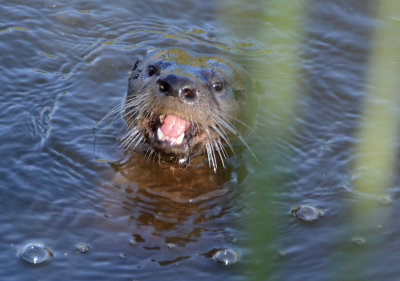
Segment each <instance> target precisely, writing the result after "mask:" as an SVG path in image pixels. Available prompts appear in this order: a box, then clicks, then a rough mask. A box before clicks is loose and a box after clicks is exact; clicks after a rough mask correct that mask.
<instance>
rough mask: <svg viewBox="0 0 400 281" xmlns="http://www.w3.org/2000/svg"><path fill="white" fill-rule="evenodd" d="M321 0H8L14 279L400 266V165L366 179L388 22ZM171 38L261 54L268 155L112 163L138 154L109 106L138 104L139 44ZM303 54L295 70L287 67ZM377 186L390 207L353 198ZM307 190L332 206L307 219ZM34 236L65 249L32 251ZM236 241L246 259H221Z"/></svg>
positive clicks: (258, 136) (6, 78)
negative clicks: (192, 166)
mask: <svg viewBox="0 0 400 281" xmlns="http://www.w3.org/2000/svg"><path fill="white" fill-rule="evenodd" d="M310 2H311V3H308V4H301V2H299V3H298V4H293V3H292V2H291V3H290V5H295V6H292V7H295V8H298V11H302V12H301V13H298V14H296V15H295V16H293V15H291V16H290V17H289V16H288V15H287V14H286V12H287V11H285V10H281V9H278V8H277V7H279V5H276V3H277V1H269V2H268V3H256V2H254V3H247V2H241V1H234V2H233V1H222V2H215V1H201V2H199V1H157V0H152V1H123V0H120V1H113V2H110V3H108V2H106V1H97V2H96V3H82V2H81V1H29V4H28V3H25V2H24V1H11V0H10V1H7V0H3V1H2V5H1V6H0V18H1V20H0V54H1V56H0V74H1V75H0V92H1V96H0V107H1V110H0V134H1V138H0V144H1V145H0V153H1V156H2V157H1V158H0V198H1V199H0V200H1V204H0V214H1V216H0V232H1V242H2V243H0V253H1V254H0V260H1V263H0V277H1V280H161V279H162V280H188V279H191V280H206V279H209V280H222V279H225V280H249V279H250V278H252V277H253V276H254V275H253V274H256V273H255V272H256V271H257V270H260V269H261V270H260V272H261V275H262V276H263V278H261V280H304V279H308V280H393V279H396V278H397V276H399V274H400V272H399V270H398V269H397V267H395V266H393V265H395V264H397V262H398V261H399V260H400V255H399V254H398V249H399V243H398V242H397V241H398V239H397V237H399V230H400V226H399V225H398V223H397V219H396V214H397V213H398V212H397V211H398V210H397V209H398V206H399V204H398V203H399V201H398V196H397V194H398V185H397V184H396V182H398V180H395V181H394V183H393V184H392V185H391V186H390V187H388V189H386V190H385V194H386V195H387V196H388V198H390V200H385V199H382V198H381V201H379V200H377V199H379V197H378V195H377V194H370V193H366V192H360V191H358V190H357V188H356V187H355V184H354V182H355V181H356V179H357V178H358V177H363V173H365V171H364V170H362V169H354V165H353V163H354V161H355V159H356V158H357V157H358V156H359V154H358V152H357V144H358V143H359V142H360V139H359V137H358V131H359V128H360V126H361V124H362V121H363V117H362V116H363V115H362V114H363V104H364V102H365V99H366V95H367V92H368V89H369V88H370V87H371V85H370V84H369V83H368V62H369V55H370V52H371V46H372V45H373V44H372V43H371V42H372V38H373V30H374V28H376V27H379V26H382V25H385V22H381V21H378V20H376V14H377V7H376V4H374V3H372V1H371V3H367V2H368V1H367V2H366V1H353V2H352V3H348V2H347V1H339V0H338V1H310ZM394 14H395V13H394ZM399 15H400V12H399V13H398V14H397V18H396V17H395V18H394V19H393V20H397V21H398V18H399ZM285 19H286V20H288V22H291V24H294V25H297V26H298V28H297V29H290V28H286V29H285V23H282V22H280V20H285ZM282 27H283V28H282ZM286 27H287V26H286ZM274 38H275V39H274ZM276 38H278V39H279V40H276ZM399 38H400V37H394V38H393V40H395V41H394V44H396V43H398V42H399V40H400V39H399ZM290 40H292V41H290ZM285 42H297V44H288V43H285ZM166 47H180V48H185V49H188V50H192V51H197V52H204V53H207V54H214V53H215V54H218V55H221V56H225V57H228V59H231V60H232V61H234V62H235V63H240V64H242V65H243V66H244V67H245V68H246V69H247V71H248V73H249V74H250V76H251V77H252V79H254V81H256V82H257V83H258V84H259V86H260V87H259V89H262V90H259V91H258V92H257V93H255V94H256V95H257V97H256V98H257V99H258V101H259V108H258V111H257V118H256V124H255V126H254V129H253V131H252V132H251V133H250V135H249V136H248V137H247V139H246V140H247V142H248V144H249V145H250V146H251V148H252V151H254V152H255V154H256V155H257V159H255V158H254V157H253V156H252V155H251V154H250V153H248V152H246V150H245V151H242V152H239V153H238V154H237V157H236V158H234V157H232V159H230V161H229V162H230V165H229V167H228V168H227V169H225V170H222V171H220V172H218V173H216V174H214V173H213V172H212V170H211V169H209V168H208V167H206V166H205V167H204V168H201V169H198V170H194V171H193V170H192V171H189V172H185V171H183V170H181V169H174V168H173V169H172V171H171V167H170V166H168V165H165V166H163V167H161V168H160V166H158V165H157V163H152V162H151V161H150V162H149V161H147V160H146V158H144V157H141V156H140V155H135V156H134V158H133V160H132V159H131V160H132V161H134V163H129V162H128V163H124V164H112V163H111V162H109V161H117V160H118V159H120V158H121V155H122V154H123V151H122V149H121V148H120V147H119V143H118V142H119V139H118V137H119V136H120V135H121V132H122V131H121V130H122V129H121V128H122V126H123V122H116V123H114V124H113V125H112V126H110V127H109V128H108V130H98V122H99V121H100V120H101V119H102V118H103V117H104V116H105V115H106V114H107V113H108V112H109V111H110V110H112V108H114V107H115V106H118V105H119V104H120V103H121V101H122V99H123V97H124V95H125V93H126V88H127V77H128V72H129V69H130V67H131V65H132V64H133V62H134V61H135V60H136V58H137V57H139V56H143V55H144V54H145V53H146V52H147V51H148V50H150V49H158V48H161V49H162V48H166ZM293 58H295V59H296V60H297V62H298V64H297V66H296V69H295V71H293V69H285V68H280V66H282V63H283V64H284V63H286V62H287V63H289V62H291V61H292V60H293ZM394 60H395V59H394ZM397 63H398V58H397ZM294 81H295V82H294ZM287 85H291V86H292V87H291V89H292V91H291V93H292V95H291V98H288V99H284V98H283V96H282V94H281V93H282V89H283V88H284V87H286V86H287ZM376 102H386V103H389V104H390V103H391V101H390V100H384V99H383V100H382V99H378V98H377V99H376ZM272 104H274V105H275V104H276V105H277V106H271V105H272ZM277 108H279V110H276V109H277ZM252 110H253V109H252ZM397 115H398V112H397ZM363 126H365V125H363ZM396 148H397V146H396V147H395V148H394V149H396ZM394 151H395V150H394ZM125 164H126V165H125ZM128 164H130V165H128ZM396 165H397V166H398V160H396ZM172 174H173V176H171V175H172ZM388 176H393V175H392V172H391V171H388ZM395 178H397V177H395ZM199 179H201V181H199ZM365 198H367V199H368V200H369V201H368V202H369V203H368V204H369V205H368V206H369V207H370V209H373V210H374V214H375V215H376V214H378V215H376V216H375V215H374V216H370V214H367V213H366V214H365V215H363V214H362V213H359V212H357V211H355V210H354V206H355V205H357V204H358V203H360V202H364V200H365ZM385 198H386V197H385ZM382 200H383V201H382ZM382 202H383V203H382ZM387 202H389V204H387ZM300 205H311V206H314V207H315V208H318V209H321V210H323V211H324V212H323V216H321V217H319V218H318V219H317V220H315V221H312V222H304V221H301V220H299V219H297V218H296V217H294V216H293V215H292V213H291V211H292V209H293V207H295V206H300ZM382 212H383V213H385V214H386V216H384V218H385V219H383V218H382V217H380V216H379V214H381V213H382ZM387 213H389V215H387ZM360 221H362V222H363V223H360ZM365 221H367V223H364V222H365ZM358 238H359V239H358ZM360 241H361V242H360ZM34 242H37V243H43V244H44V245H46V247H48V248H49V250H51V252H52V253H53V254H54V256H53V257H52V259H51V261H50V262H48V263H46V264H42V265H30V264H28V263H26V262H24V261H22V260H21V259H19V257H18V256H17V253H18V250H19V249H20V248H21V247H23V246H24V245H26V244H28V243H34ZM82 245H84V246H87V247H88V248H86V247H84V248H85V249H88V251H86V250H85V251H81V249H82ZM220 249H232V250H234V251H236V252H237V253H239V254H240V259H239V261H238V262H237V263H236V264H234V265H231V266H225V265H223V264H220V263H218V262H216V261H215V260H213V258H212V256H213V255H214V254H215V253H216V251H218V250H220ZM360 263H362V264H361V265H360ZM264 269H265V271H264Z"/></svg>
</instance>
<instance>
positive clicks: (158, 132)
mask: <svg viewBox="0 0 400 281" xmlns="http://www.w3.org/2000/svg"><path fill="white" fill-rule="evenodd" d="M157 137H158V139H159V140H160V141H163V140H164V139H165V137H164V134H163V132H162V131H161V128H158V129H157Z"/></svg>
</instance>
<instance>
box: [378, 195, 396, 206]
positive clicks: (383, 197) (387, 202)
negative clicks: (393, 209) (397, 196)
mask: <svg viewBox="0 0 400 281" xmlns="http://www.w3.org/2000/svg"><path fill="white" fill-rule="evenodd" d="M377 200H378V202H379V204H381V205H390V204H391V203H392V198H390V196H389V195H387V194H383V195H381V196H379V197H378V198H377Z"/></svg>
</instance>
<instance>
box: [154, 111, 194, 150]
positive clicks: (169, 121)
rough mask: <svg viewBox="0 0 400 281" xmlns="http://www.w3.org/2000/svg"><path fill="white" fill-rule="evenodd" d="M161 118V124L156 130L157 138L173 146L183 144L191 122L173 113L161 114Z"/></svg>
mask: <svg viewBox="0 0 400 281" xmlns="http://www.w3.org/2000/svg"><path fill="white" fill-rule="evenodd" d="M159 118H160V124H161V126H159V127H158V128H157V131H156V136H157V137H156V138H157V140H158V141H159V142H162V143H164V144H166V145H169V146H171V147H176V146H181V145H182V144H183V143H184V139H185V135H186V136H187V130H188V128H189V127H190V123H189V122H188V121H186V120H184V119H182V118H179V117H178V116H176V115H173V114H167V115H161V116H160V117H159Z"/></svg>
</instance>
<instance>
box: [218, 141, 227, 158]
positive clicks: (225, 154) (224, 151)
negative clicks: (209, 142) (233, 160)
mask: <svg viewBox="0 0 400 281" xmlns="http://www.w3.org/2000/svg"><path fill="white" fill-rule="evenodd" d="M217 142H218V145H219V147H220V148H221V151H222V153H223V156H224V158H225V159H227V158H228V154H227V153H226V149H225V146H224V145H223V144H222V142H221V139H218V140H217Z"/></svg>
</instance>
